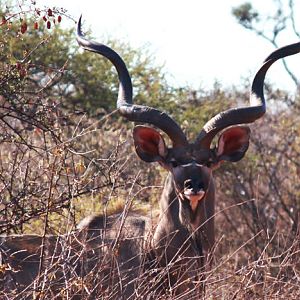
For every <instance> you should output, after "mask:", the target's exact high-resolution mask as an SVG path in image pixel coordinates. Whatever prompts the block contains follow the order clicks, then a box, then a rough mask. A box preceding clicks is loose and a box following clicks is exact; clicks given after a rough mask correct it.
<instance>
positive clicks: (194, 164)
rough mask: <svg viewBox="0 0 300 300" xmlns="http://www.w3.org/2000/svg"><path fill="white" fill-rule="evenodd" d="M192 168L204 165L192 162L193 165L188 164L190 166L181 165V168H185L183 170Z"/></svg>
mask: <svg viewBox="0 0 300 300" xmlns="http://www.w3.org/2000/svg"><path fill="white" fill-rule="evenodd" d="M192 166H196V167H203V165H201V164H198V163H196V162H191V163H188V164H184V165H180V167H183V168H188V167H192Z"/></svg>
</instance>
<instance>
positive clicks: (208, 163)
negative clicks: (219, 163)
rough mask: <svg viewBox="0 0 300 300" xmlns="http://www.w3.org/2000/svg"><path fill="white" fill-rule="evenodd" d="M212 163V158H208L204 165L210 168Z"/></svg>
mask: <svg viewBox="0 0 300 300" xmlns="http://www.w3.org/2000/svg"><path fill="white" fill-rule="evenodd" d="M213 164H214V161H213V160H212V159H210V160H208V161H207V162H206V164H205V165H206V166H207V167H208V168H210V167H211V166H212V165H213Z"/></svg>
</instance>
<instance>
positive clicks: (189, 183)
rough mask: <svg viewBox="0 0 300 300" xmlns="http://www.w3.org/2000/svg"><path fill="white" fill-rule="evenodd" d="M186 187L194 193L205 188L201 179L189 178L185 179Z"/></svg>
mask: <svg viewBox="0 0 300 300" xmlns="http://www.w3.org/2000/svg"><path fill="white" fill-rule="evenodd" d="M184 189H189V190H192V191H193V193H197V192H199V191H201V190H203V184H202V182H201V181H199V180H193V179H187V180H185V181H184Z"/></svg>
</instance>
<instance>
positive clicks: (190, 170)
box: [77, 18, 300, 212]
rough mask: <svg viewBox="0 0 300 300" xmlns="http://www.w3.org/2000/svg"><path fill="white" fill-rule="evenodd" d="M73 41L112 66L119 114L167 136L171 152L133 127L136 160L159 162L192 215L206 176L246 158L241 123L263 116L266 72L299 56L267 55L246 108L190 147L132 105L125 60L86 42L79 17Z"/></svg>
mask: <svg viewBox="0 0 300 300" xmlns="http://www.w3.org/2000/svg"><path fill="white" fill-rule="evenodd" d="M77 41H78V43H79V44H80V45H81V46H82V47H83V48H84V49H86V50H88V51H92V52H95V53H98V54H101V55H103V56H105V57H106V58H108V59H109V60H110V61H111V62H112V64H113V65H114V66H115V67H116V69H117V72H118V76H119V81H120V83H119V93H118V100H117V108H118V110H119V112H120V114H121V115H122V116H123V117H125V118H126V119H128V120H129V121H132V122H138V123H147V124H151V125H152V126H154V127H156V128H158V129H160V130H161V131H163V132H164V133H166V134H167V136H168V137H169V138H170V140H171V141H172V147H169V148H168V147H167V146H166V143H165V141H164V138H163V137H162V135H161V134H160V133H159V132H158V131H157V130H156V129H154V128H152V127H147V126H142V125H137V126H135V127H134V130H133V139H134V144H135V150H136V153H137V155H138V156H139V157H140V158H141V159H142V160H143V161H145V162H158V163H159V164H160V165H162V166H163V167H164V168H165V169H167V170H168V171H169V172H170V174H171V175H172V180H173V184H174V186H175V190H176V194H177V196H178V198H179V199H180V201H182V202H185V203H189V207H190V210H191V212H193V211H195V210H196V208H197V206H198V203H199V202H201V200H202V199H204V198H205V195H206V193H207V191H208V188H209V183H210V181H211V171H212V170H213V169H215V168H216V167H217V166H218V165H219V164H220V163H221V162H223V161H230V162H237V161H239V160H240V159H242V158H243V156H244V155H245V153H246V151H247V149H248V145H249V138H250V129H249V127H247V126H244V125H243V126H241V124H248V123H253V122H254V121H255V120H257V119H259V118H260V117H262V115H263V114H264V113H265V111H266V105H265V99H264V94H263V85H264V79H265V75H266V72H267V70H268V69H269V67H270V66H271V65H272V64H273V63H274V62H275V61H276V60H278V59H280V58H283V57H285V56H288V55H293V54H296V53H298V52H299V51H300V43H296V44H292V45H288V46H286V47H283V48H280V49H278V50H276V51H274V52H273V53H272V54H271V55H269V56H268V57H267V59H266V60H265V61H264V63H263V65H262V66H261V68H260V69H259V70H258V72H257V73H256V75H255V77H254V80H253V83H252V87H251V95H250V104H249V106H247V107H241V108H233V109H229V110H225V111H222V112H220V113H219V114H217V115H216V116H214V117H213V118H212V119H211V120H209V121H208V122H207V123H206V124H205V125H204V126H203V128H202V129H201V130H200V132H199V134H198V136H197V138H196V139H195V140H194V141H192V142H189V141H188V140H187V137H186V135H185V134H184V132H183V131H182V129H181V128H180V126H179V125H178V124H177V123H176V122H175V121H174V120H173V119H172V118H171V117H170V116H169V115H168V114H166V113H164V112H162V111H159V110H158V109H155V108H152V107H148V106H143V105H135V104H133V101H132V83H131V78H130V75H129V73H128V70H127V67H126V65H125V63H124V61H123V60H122V58H121V57H120V56H119V55H118V54H117V53H116V52H115V51H114V50H112V49H111V48H109V47H107V46H105V45H103V44H99V43H96V42H93V41H89V40H87V39H86V38H85V37H84V36H83V34H82V32H81V18H80V20H79V22H78V29H77ZM221 131H222V133H221V135H220V137H219V139H218V143H217V146H216V147H214V148H212V147H211V142H212V140H213V138H214V137H215V136H216V135H217V134H218V133H219V132H221Z"/></svg>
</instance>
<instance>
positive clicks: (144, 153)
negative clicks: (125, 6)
mask: <svg viewBox="0 0 300 300" xmlns="http://www.w3.org/2000/svg"><path fill="white" fill-rule="evenodd" d="M133 140H134V146H135V151H136V153H137V155H138V156H139V157H140V158H141V159H142V160H144V161H146V162H154V161H163V160H164V158H165V157H166V156H167V153H168V150H167V147H166V144H165V142H164V139H163V138H162V136H161V135H160V133H159V132H158V131H157V130H155V129H153V128H151V127H146V126H136V127H134V129H133Z"/></svg>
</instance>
